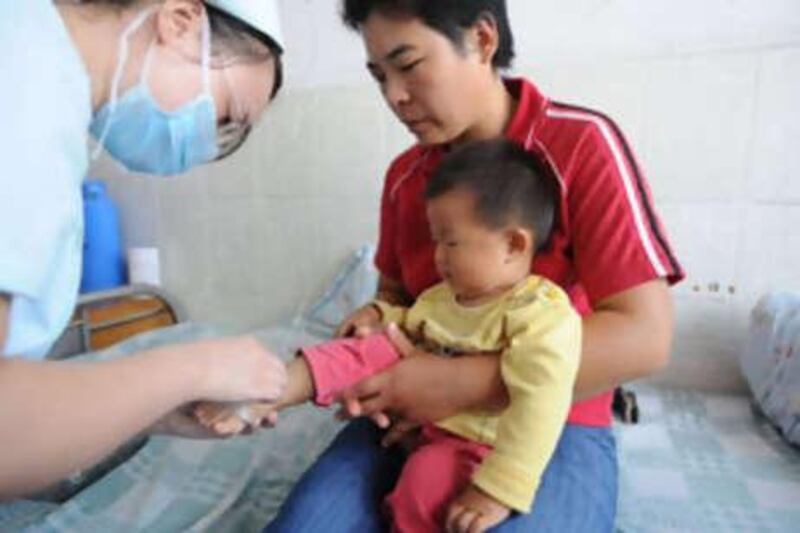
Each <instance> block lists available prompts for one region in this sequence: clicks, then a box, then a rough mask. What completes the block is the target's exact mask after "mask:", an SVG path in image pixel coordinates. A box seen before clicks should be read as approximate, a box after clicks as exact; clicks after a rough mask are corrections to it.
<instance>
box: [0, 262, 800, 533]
mask: <svg viewBox="0 0 800 533" xmlns="http://www.w3.org/2000/svg"><path fill="white" fill-rule="evenodd" d="M370 258H371V249H370V248H364V249H362V250H359V252H358V253H356V254H355V255H354V256H353V258H352V259H351V260H350V261H349V262H348V263H347V265H346V266H345V268H344V269H343V270H342V272H341V273H340V275H339V276H338V277H337V278H336V279H335V280H334V282H333V283H332V284H331V285H330V287H329V289H328V291H327V292H326V293H325V294H324V295H323V297H322V298H320V300H319V301H318V302H317V303H316V304H315V305H313V306H312V307H311V308H310V309H308V310H306V311H305V312H303V313H302V314H301V316H299V317H297V318H295V319H293V320H291V321H288V322H286V323H284V324H279V325H275V326H272V327H268V328H264V329H262V330H259V331H256V332H254V334H255V335H256V336H257V337H259V338H260V339H261V340H263V342H265V343H267V344H268V345H269V346H270V347H271V348H272V349H273V350H275V351H276V352H277V353H280V354H282V355H283V356H285V357H289V355H290V354H291V353H293V351H294V348H295V347H296V346H299V345H302V344H305V343H309V342H315V341H318V340H321V339H323V338H325V337H326V336H327V335H329V334H330V333H331V331H332V328H333V327H334V326H335V324H337V323H338V320H339V319H340V318H341V317H342V316H344V314H345V313H346V312H348V311H349V310H350V309H352V308H353V307H354V306H356V305H358V304H359V303H360V302H361V301H365V300H366V299H367V298H369V296H370V294H371V293H372V291H373V290H374V286H375V285H374V284H375V279H376V278H375V273H374V271H372V270H371V261H370ZM159 298H163V295H161V296H159ZM164 300H165V301H166V298H164ZM167 303H168V304H169V307H173V308H174V307H176V306H175V305H174V304H173V303H169V302H167ZM95 304H96V302H95ZM91 305H92V304H90V307H91ZM177 317H180V312H178V313H177ZM175 321H176V322H179V320H177V318H176V320H175ZM225 333H226V330H224V329H221V328H219V327H214V326H207V325H200V324H192V323H177V324H174V325H171V326H169V327H166V328H160V329H155V330H152V331H149V332H147V333H144V334H140V335H137V336H135V337H132V338H129V339H127V340H125V341H124V342H122V343H120V344H116V345H114V346H111V347H109V348H106V349H104V350H101V351H99V352H94V353H90V354H88V355H81V356H79V357H82V358H86V359H106V358H112V357H121V356H124V355H125V354H129V353H133V352H136V351H139V350H142V349H147V348H150V347H153V346H158V345H161V344H164V343H170V342H180V341H185V340H190V339H197V338H201V337H208V336H214V335H220V334H225ZM634 390H635V391H636V392H637V394H638V401H639V408H640V411H641V415H640V421H639V423H638V424H636V425H619V426H617V427H616V433H617V437H618V445H619V456H620V505H619V520H618V525H617V528H618V530H619V531H623V532H640V531H641V532H651V531H673V532H695V531H696V532H717V531H779V532H782V531H786V532H789V531H800V455H799V454H800V452H798V450H797V449H796V448H792V447H790V446H789V445H787V444H786V443H785V442H784V441H782V440H781V439H780V437H779V436H778V434H777V433H776V431H775V430H774V429H773V428H772V426H770V425H769V424H768V423H767V422H766V421H765V420H764V419H762V418H760V417H759V416H758V415H757V413H754V412H753V411H752V410H751V407H750V402H749V400H748V397H746V396H743V395H742V396H736V395H720V394H708V393H703V392H698V391H685V390H677V389H671V388H663V387H662V388H655V387H647V386H641V385H640V386H634ZM339 428H340V424H339V423H338V422H336V421H334V419H333V417H332V413H331V412H330V411H326V410H321V409H317V408H311V407H300V408H297V409H296V410H294V411H292V412H291V413H290V414H287V416H284V417H282V419H281V422H280V424H279V426H278V428H276V429H274V430H269V431H264V432H261V433H258V434H256V435H253V436H250V437H244V438H237V439H231V440H226V441H219V442H203V441H190V440H182V439H174V438H167V437H151V438H149V439H146V440H142V441H140V442H138V443H136V444H135V445H134V446H132V447H131V446H129V447H127V448H126V449H124V450H122V451H121V452H120V454H118V455H117V459H116V462H112V463H111V468H108V467H107V468H106V469H105V470H102V469H101V470H99V471H97V472H94V473H91V474H90V475H89V477H88V478H87V477H86V476H87V474H84V477H83V478H81V476H78V477H76V478H75V479H74V480H72V485H71V487H70V486H67V487H65V488H64V487H62V489H65V491H62V493H61V494H60V496H61V499H64V497H65V495H66V496H68V498H67V499H66V501H64V502H58V501H52V499H51V501H32V500H21V501H17V502H13V503H10V504H7V505H4V506H0V531H67V532H73V531H74V532H85V531H104V532H114V531H125V532H130V531H147V532H153V531H155V532H159V531H164V532H170V531H215V532H248V531H260V529H261V528H262V527H263V526H264V524H266V523H267V522H268V521H269V519H270V518H271V517H272V516H274V514H275V512H276V511H277V509H278V508H279V506H280V504H281V502H282V500H283V498H284V497H285V495H286V494H287V493H288V491H289V490H290V488H291V486H292V485H293V483H294V482H295V481H296V479H297V478H298V476H299V475H300V474H301V473H302V472H303V471H304V470H305V469H306V468H307V467H308V465H309V464H310V463H311V462H312V461H313V459H314V458H315V457H316V456H317V455H318V454H319V453H320V452H321V451H322V450H323V449H324V448H325V446H326V445H327V444H328V443H329V442H330V440H331V438H332V437H333V436H334V435H335V433H336V432H337V431H338V429H339ZM92 476H94V477H96V479H94V480H92V479H90V478H91V477H92ZM89 481H92V483H90V484H89V483H88V482H89ZM70 488H71V490H72V492H69V491H70ZM56 496H59V495H58V494H57V495H56ZM56 499H57V498H56Z"/></svg>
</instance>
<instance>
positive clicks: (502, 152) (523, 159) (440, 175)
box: [425, 139, 561, 252]
mask: <svg viewBox="0 0 800 533" xmlns="http://www.w3.org/2000/svg"><path fill="white" fill-rule="evenodd" d="M458 189H463V190H467V191H470V192H471V193H473V194H474V195H475V211H476V215H477V217H478V219H479V220H480V221H481V222H483V223H484V224H486V226H487V227H489V228H492V229H501V228H503V227H505V226H507V225H509V224H520V225H521V226H523V227H524V228H526V229H529V230H531V231H532V232H533V235H534V238H535V239H536V242H535V243H534V249H535V251H536V252H538V251H539V250H541V249H542V248H543V247H544V246H545V245H546V244H547V242H548V240H549V237H550V233H551V231H552V229H553V225H554V223H555V218H556V213H557V212H558V205H559V202H560V198H561V193H560V188H559V184H558V179H557V178H556V177H555V175H554V174H553V172H552V171H551V170H550V167H549V166H548V165H547V163H546V162H544V161H543V160H542V159H541V158H539V157H538V156H536V155H534V154H532V153H530V152H527V151H526V150H524V149H523V148H522V147H521V146H519V145H517V144H515V143H513V142H511V141H509V140H507V139H494V140H489V141H473V142H470V143H467V144H465V145H463V146H460V147H458V148H456V149H455V150H453V151H452V152H450V153H449V154H447V155H446V156H445V157H444V159H443V160H442V162H441V163H440V164H439V166H438V167H437V168H436V171H435V172H434V173H433V176H431V179H430V180H429V181H428V183H427V184H426V188H425V198H426V199H427V200H432V199H434V198H438V197H440V196H442V195H444V194H446V193H448V192H450V191H454V190H458Z"/></svg>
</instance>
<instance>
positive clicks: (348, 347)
mask: <svg viewBox="0 0 800 533" xmlns="http://www.w3.org/2000/svg"><path fill="white" fill-rule="evenodd" d="M300 353H301V355H302V356H303V358H304V359H305V360H306V363H307V364H308V367H309V370H310V371H311V378H312V380H313V381H314V403H316V404H317V405H320V406H322V407H327V406H329V405H331V404H332V403H333V402H334V401H336V398H337V396H338V395H339V393H341V392H342V391H343V390H344V389H346V388H347V387H350V386H352V385H355V384H356V383H358V382H359V381H361V380H362V379H364V378H367V377H369V376H372V375H375V374H378V373H380V372H382V371H383V370H385V369H387V368H388V367H390V366H391V365H393V364H394V363H396V362H397V361H398V360H399V359H400V356H399V354H398V353H397V350H396V349H395V348H394V346H393V345H392V343H391V341H390V340H389V339H388V337H386V335H385V334H383V333H380V334H376V335H370V336H369V337H364V338H362V339H357V338H346V339H334V340H332V341H328V342H323V343H320V344H315V345H313V346H307V347H304V348H301V349H300Z"/></svg>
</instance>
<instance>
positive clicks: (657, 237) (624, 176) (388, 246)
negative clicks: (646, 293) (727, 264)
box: [375, 79, 684, 426]
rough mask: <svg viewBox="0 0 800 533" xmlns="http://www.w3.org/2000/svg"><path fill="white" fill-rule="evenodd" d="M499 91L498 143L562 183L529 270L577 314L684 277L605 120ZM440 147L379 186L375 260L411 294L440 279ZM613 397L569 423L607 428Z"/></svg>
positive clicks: (401, 166)
mask: <svg viewBox="0 0 800 533" xmlns="http://www.w3.org/2000/svg"><path fill="white" fill-rule="evenodd" d="M506 85H507V87H508V89H509V91H510V92H511V93H512V94H513V96H514V98H515V99H516V100H517V109H516V112H515V114H514V117H513V118H512V120H511V122H510V123H509V125H508V129H507V131H506V137H508V138H509V139H511V140H513V141H515V142H517V143H519V144H521V145H522V146H524V147H525V148H526V149H528V150H530V151H532V152H535V153H537V154H538V155H539V156H540V157H542V158H544V160H545V161H547V162H548V163H549V167H550V169H551V170H552V172H553V173H554V175H555V176H556V177H557V178H558V179H559V181H560V183H561V205H560V210H559V215H558V221H557V224H556V225H555V228H554V230H553V234H552V235H551V238H550V241H549V244H548V246H547V247H546V248H545V249H544V250H542V251H541V252H540V253H539V254H537V255H536V258H535V259H534V261H533V265H532V268H531V271H532V272H534V273H536V274H540V275H543V276H546V277H548V278H549V279H551V280H553V281H554V282H555V283H558V284H559V285H560V286H561V287H563V288H564V290H566V291H567V293H568V294H569V295H570V297H571V299H572V302H573V304H574V305H575V307H576V308H577V309H578V311H579V312H580V313H581V314H584V315H585V314H588V313H590V312H591V310H592V305H593V304H594V303H596V302H599V301H601V300H603V299H604V298H607V297H609V296H611V295H613V294H616V293H619V292H621V291H624V290H626V289H629V288H632V287H635V286H637V285H640V284H642V283H644V282H646V281H649V280H653V279H657V278H665V279H666V280H667V281H668V282H669V283H670V284H674V283H677V282H678V281H680V280H681V279H683V276H684V274H683V271H682V269H681V267H680V265H679V264H678V262H677V261H676V259H675V257H674V255H673V253H672V251H671V249H670V247H669V244H668V242H667V239H666V235H665V233H664V230H663V227H662V225H661V223H660V221H659V218H658V216H657V215H656V212H655V209H654V208H653V202H652V200H651V197H650V196H651V195H650V190H649V187H648V185H647V183H646V182H645V180H644V175H643V174H642V172H641V170H640V168H639V166H638V164H637V162H636V160H635V158H634V156H633V152H632V151H631V149H630V146H629V145H628V143H627V142H626V140H625V138H624V137H623V135H622V132H621V131H620V130H619V128H618V127H617V125H616V124H614V122H612V121H611V120H610V119H609V118H608V117H606V116H604V115H602V114H600V113H597V112H595V111H591V110H588V109H584V108H578V107H574V106H569V105H565V104H560V103H556V102H553V101H550V100H548V99H547V98H545V97H544V96H543V95H542V94H541V93H540V92H539V91H538V90H537V89H536V87H534V86H533V85H532V84H531V83H529V82H528V81H526V80H523V79H515V80H508V81H507V82H506ZM442 153H443V152H442V148H441V147H422V146H419V145H416V146H414V147H412V148H411V149H409V150H408V151H406V152H404V153H403V154H401V155H400V156H399V157H398V158H397V159H395V161H394V162H393V163H392V165H391V166H390V167H389V171H388V174H387V177H386V182H385V184H384V191H383V199H382V204H381V221H380V222H381V223H380V239H379V242H378V250H377V254H376V258H375V264H376V265H377V267H378V269H379V270H380V271H381V273H383V275H385V276H387V277H388V278H391V279H393V280H396V281H399V282H401V283H402V284H403V285H404V286H405V288H406V289H407V290H408V292H409V293H410V294H411V295H412V296H414V297H416V296H417V295H419V293H421V292H422V291H424V290H425V289H427V288H428V287H430V286H432V285H434V284H436V283H438V282H439V281H441V279H440V277H439V275H438V273H437V272H436V267H435V265H434V244H433V241H432V240H431V236H430V232H429V230H428V221H427V217H426V212H425V203H424V189H425V183H426V181H427V180H428V178H429V176H430V175H431V173H432V172H433V170H434V169H435V168H436V166H437V165H438V163H439V161H440V160H441V158H442ZM611 399H612V392H611V391H608V392H606V393H603V394H601V395H599V396H596V397H594V398H591V399H588V400H584V401H581V402H577V403H575V404H574V405H573V408H572V411H571V412H570V416H569V420H568V421H569V422H570V423H575V424H584V425H591V426H605V425H608V424H610V423H611Z"/></svg>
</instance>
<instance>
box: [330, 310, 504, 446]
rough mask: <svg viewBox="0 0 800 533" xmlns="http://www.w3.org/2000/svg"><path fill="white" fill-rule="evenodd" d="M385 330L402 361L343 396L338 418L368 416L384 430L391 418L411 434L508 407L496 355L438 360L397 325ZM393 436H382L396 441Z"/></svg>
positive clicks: (392, 434) (442, 358) (352, 388)
mask: <svg viewBox="0 0 800 533" xmlns="http://www.w3.org/2000/svg"><path fill="white" fill-rule="evenodd" d="M386 331H387V335H388V336H389V339H390V340H391V341H392V343H393V344H394V346H395V348H397V350H398V352H399V353H400V356H401V358H402V360H401V361H399V362H397V363H396V364H394V365H393V366H391V367H390V368H389V369H387V370H386V371H384V372H381V373H380V374H376V375H375V376H372V377H370V378H368V379H366V380H364V381H362V382H360V383H358V384H357V385H355V386H353V387H351V388H350V389H349V390H347V391H345V392H344V393H343V394H342V410H341V414H342V415H343V416H345V417H352V418H355V417H359V416H370V417H372V418H373V420H375V421H376V422H377V423H378V424H379V425H381V426H382V427H388V425H389V419H388V417H387V414H391V415H393V416H394V417H396V418H400V419H403V420H404V422H403V425H402V426H401V428H400V429H403V428H409V429H411V428H413V427H415V425H414V423H418V422H427V421H436V420H441V419H443V418H447V417H449V416H452V415H455V414H457V413H459V412H461V411H464V410H467V409H472V408H485V409H492V408H495V409H502V408H503V407H504V406H505V405H506V404H507V402H508V399H507V395H506V392H505V386H504V385H503V381H502V378H501V376H500V364H499V359H498V358H497V357H496V356H462V357H456V358H452V359H448V358H444V357H438V356H435V355H431V354H429V353H427V352H424V351H422V350H420V349H419V348H416V347H415V346H414V345H413V344H412V343H411V341H410V340H409V339H408V337H406V336H405V334H404V333H403V332H402V331H401V330H400V329H399V328H398V327H397V326H396V325H394V324H390V325H389V327H388V328H387V330H386ZM395 433H396V432H395ZM395 433H390V435H391V437H390V435H387V437H389V438H390V439H391V440H395V438H396V437H399V435H395Z"/></svg>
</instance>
